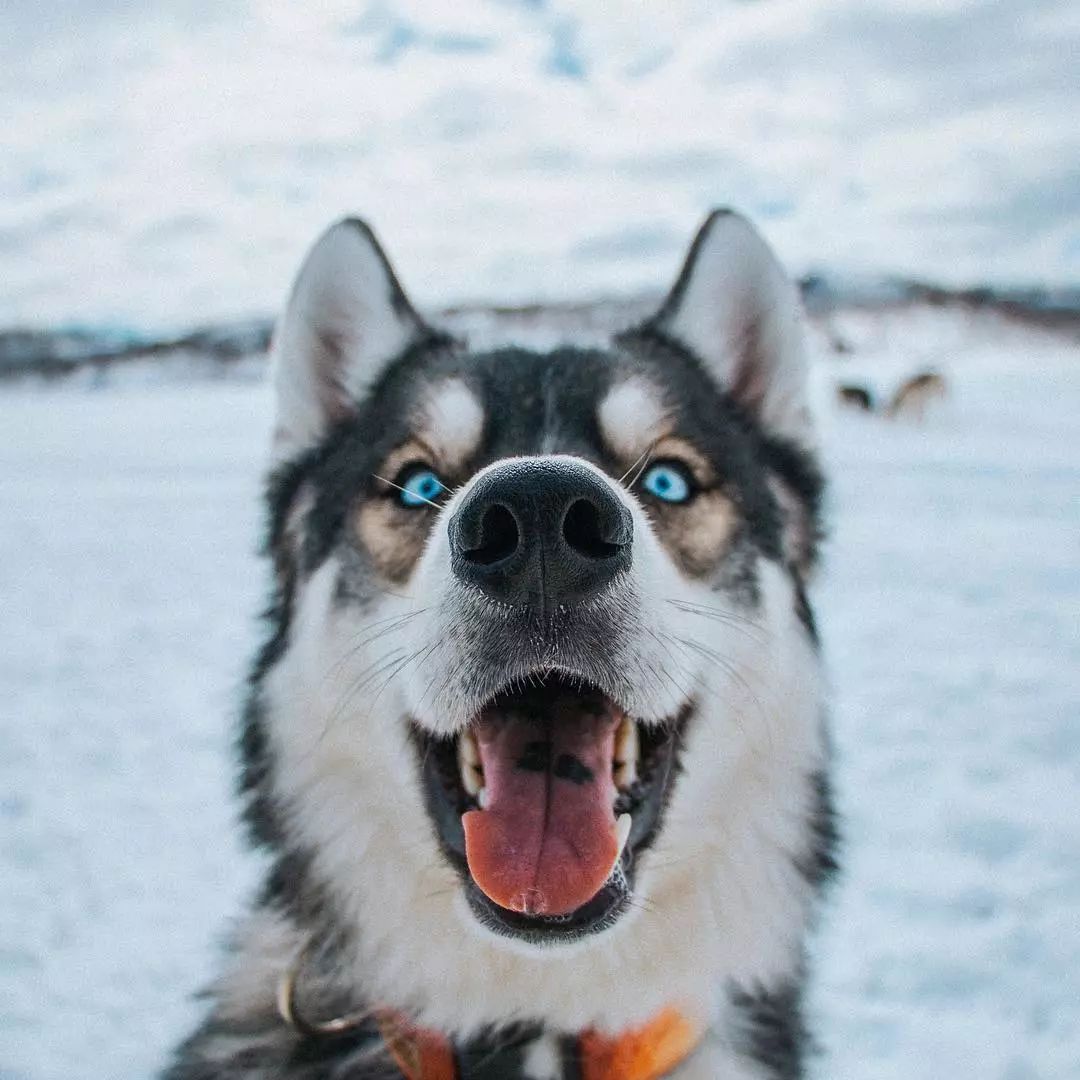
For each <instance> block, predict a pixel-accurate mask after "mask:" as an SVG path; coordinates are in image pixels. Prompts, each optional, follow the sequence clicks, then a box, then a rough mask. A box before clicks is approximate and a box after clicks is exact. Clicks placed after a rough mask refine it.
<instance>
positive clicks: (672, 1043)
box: [378, 1008, 701, 1080]
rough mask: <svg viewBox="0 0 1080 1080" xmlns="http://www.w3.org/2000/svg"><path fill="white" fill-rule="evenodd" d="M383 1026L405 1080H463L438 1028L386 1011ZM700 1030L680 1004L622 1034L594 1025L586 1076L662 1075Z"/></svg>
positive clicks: (606, 1079) (582, 1063) (584, 1038)
mask: <svg viewBox="0 0 1080 1080" xmlns="http://www.w3.org/2000/svg"><path fill="white" fill-rule="evenodd" d="M378 1018H379V1029H380V1031H381V1032H382V1037H383V1040H384V1041H385V1042H386V1046H387V1049H388V1050H389V1051H390V1054H391V1055H392V1056H393V1059H394V1061H395V1062H396V1063H397V1066H398V1068H399V1069H401V1072H402V1075H403V1077H404V1078H405V1080H459V1077H458V1069H457V1063H456V1061H455V1060H454V1048H453V1046H452V1045H451V1043H450V1040H449V1039H448V1038H446V1036H445V1035H442V1034H440V1033H438V1032H435V1031H430V1030H428V1029H425V1028H418V1027H414V1026H412V1025H411V1024H409V1023H408V1022H407V1021H405V1020H404V1019H403V1018H402V1017H401V1015H400V1014H398V1013H395V1012H391V1011H389V1010H383V1011H382V1012H380V1013H379V1014H378ZM700 1038H701V1033H700V1031H699V1030H698V1029H697V1028H696V1027H695V1026H694V1025H693V1024H691V1023H690V1021H689V1020H687V1019H686V1017H684V1016H683V1015H682V1014H681V1013H679V1012H678V1011H676V1010H675V1009H670V1008H669V1009H664V1010H662V1011H661V1012H660V1013H658V1014H657V1015H656V1016H655V1017H653V1019H652V1020H650V1021H649V1022H648V1023H646V1024H643V1025H642V1026H641V1027H637V1028H631V1029H630V1030H629V1031H624V1032H623V1033H622V1034H621V1035H615V1036H608V1035H601V1034H600V1033H599V1032H597V1031H594V1030H592V1029H590V1030H588V1031H585V1032H584V1033H583V1034H581V1035H580V1036H578V1039H577V1055H578V1065H579V1068H580V1070H581V1080H660V1077H663V1076H665V1075H667V1073H669V1072H670V1071H671V1070H672V1069H674V1068H675V1066H676V1065H678V1064H679V1063H680V1062H682V1061H684V1060H685V1059H686V1058H687V1057H689V1056H690V1054H691V1053H692V1052H693V1051H694V1049H695V1048H696V1046H697V1044H698V1042H699V1040H700Z"/></svg>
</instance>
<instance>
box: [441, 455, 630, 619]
mask: <svg viewBox="0 0 1080 1080" xmlns="http://www.w3.org/2000/svg"><path fill="white" fill-rule="evenodd" d="M449 535H450V557H451V566H452V567H453V571H454V573H455V574H456V575H457V576H458V577H459V578H460V579H461V580H462V581H465V582H467V583H469V584H470V585H475V586H477V587H478V588H481V589H483V590H484V592H486V593H487V594H488V595H489V596H491V597H493V598H494V599H496V600H502V601H504V602H506V603H509V604H521V605H527V606H529V607H531V608H534V609H535V610H537V611H538V612H540V613H542V614H545V613H550V612H551V611H552V610H554V608H555V607H557V606H558V605H559V604H566V603H574V602H576V601H580V600H585V599H587V598H588V597H590V596H592V595H594V594H595V593H597V592H599V591H600V590H601V589H603V588H604V586H605V585H607V584H608V582H610V581H611V579H612V578H614V577H615V575H616V574H618V573H620V572H622V571H624V570H626V569H627V568H628V567H629V566H630V552H631V541H632V540H633V537H634V522H633V519H632V518H631V516H630V511H629V510H627V508H626V507H625V506H624V505H623V504H622V503H621V502H620V501H619V499H618V498H617V497H616V495H615V492H614V490H613V489H612V487H611V485H610V484H609V483H608V482H607V481H606V480H604V479H603V478H602V477H601V476H598V475H597V474H596V473H595V472H593V471H592V470H591V469H589V468H586V466H584V465H582V464H578V463H577V462H574V461H570V460H566V459H565V458H535V459H525V460H520V461H512V462H508V463H507V464H506V465H502V466H500V467H498V468H496V469H492V470H491V471H490V472H489V473H487V474H486V475H485V476H483V477H482V478H481V479H480V480H479V481H477V483H476V485H475V486H474V487H473V489H472V490H471V491H470V492H469V494H468V496H467V497H466V499H465V501H464V502H463V503H462V505H461V506H460V507H459V508H458V510H457V512H456V513H455V514H454V516H453V517H452V518H451V519H450V524H449Z"/></svg>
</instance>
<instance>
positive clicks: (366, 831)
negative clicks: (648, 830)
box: [239, 490, 823, 1075]
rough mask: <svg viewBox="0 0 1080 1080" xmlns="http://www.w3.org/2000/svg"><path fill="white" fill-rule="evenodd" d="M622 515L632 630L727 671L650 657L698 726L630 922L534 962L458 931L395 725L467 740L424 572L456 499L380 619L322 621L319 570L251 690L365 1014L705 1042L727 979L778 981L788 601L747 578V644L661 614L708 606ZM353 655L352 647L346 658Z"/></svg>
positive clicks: (709, 625)
mask: <svg viewBox="0 0 1080 1080" xmlns="http://www.w3.org/2000/svg"><path fill="white" fill-rule="evenodd" d="M620 496H621V498H622V499H623V500H624V502H625V503H626V504H627V505H628V506H629V507H630V508H631V511H632V513H633V514H634V526H635V536H636V542H635V561H634V565H635V571H634V575H635V580H634V588H635V590H636V597H637V599H636V601H635V602H636V603H637V604H638V605H639V609H640V616H641V619H642V620H643V622H644V624H646V625H648V626H650V627H651V628H652V629H653V630H654V632H658V633H662V632H664V631H666V630H670V631H672V632H678V634H679V635H680V636H683V637H690V638H694V639H698V640H701V641H702V642H703V643H705V644H707V646H708V647H709V648H710V649H715V650H718V651H719V652H721V653H722V654H723V655H724V657H725V658H726V659H727V661H728V664H729V665H730V669H729V670H725V669H721V668H718V667H717V666H715V665H713V664H711V663H709V662H708V661H707V660H704V659H703V658H702V657H701V656H699V655H697V654H695V653H694V652H693V651H692V650H686V651H684V652H680V651H678V650H676V649H673V650H672V651H671V653H670V654H669V655H667V656H665V657H660V658H659V659H660V660H661V661H662V662H664V663H665V664H666V665H667V668H668V670H669V671H670V672H671V673H672V675H673V679H674V685H676V686H678V687H681V688H682V690H681V691H680V694H681V693H682V692H685V693H690V692H696V694H697V697H698V700H699V701H700V708H699V712H698V714H697V715H696V716H695V718H694V720H693V722H692V724H691V727H690V730H689V732H688V738H687V744H686V747H685V752H684V758H683V760H684V763H685V767H686V771H685V774H684V775H683V776H681V777H680V778H679V779H678V781H677V784H676V787H675V791H674V796H673V799H672V802H671V805H670V808H669V812H668V815H667V820H666V823H665V826H664V829H663V831H662V832H661V834H660V837H659V840H658V842H657V844H656V846H655V848H654V849H652V850H651V851H650V852H648V853H646V854H645V855H644V856H643V857H642V859H641V861H640V864H639V874H638V881H637V898H638V901H639V903H638V905H637V906H635V907H634V908H633V909H632V910H631V911H630V912H629V913H628V914H627V916H625V917H624V918H623V919H622V920H620V922H619V923H618V924H617V925H616V926H615V927H613V928H612V929H611V930H609V931H606V932H604V933H603V934H600V935H596V936H593V937H590V938H586V939H584V940H582V941H581V942H579V943H577V944H575V945H574V946H572V947H558V948H553V949H538V948H534V947H531V946H526V945H523V944H521V943H510V942H508V941H506V940H505V939H502V938H496V937H494V936H493V935H491V934H490V933H488V932H487V931H485V930H483V929H482V928H481V927H480V926H479V925H478V924H477V922H476V920H475V918H474V917H473V915H472V914H471V912H470V911H469V910H468V908H467V905H466V904H465V902H464V899H463V894H462V889H461V885H460V883H459V881H458V879H457V876H456V874H455V873H454V872H453V871H452V870H451V869H450V867H449V866H447V865H446V864H445V862H444V860H443V859H442V857H441V855H440V853H439V850H438V846H437V844H436V840H435V836H434V832H433V827H432V824H431V822H430V820H429V818H428V815H427V813H426V811H425V809H424V807H423V802H422V797H421V791H420V787H419V784H418V782H417V772H416V763H415V760H414V751H413V748H412V747H411V746H410V745H409V743H408V740H407V737H406V723H405V720H404V717H405V716H406V715H407V714H410V713H411V714H412V715H415V716H417V717H418V718H419V719H420V720H421V721H422V722H424V723H426V724H428V725H429V726H430V727H431V728H432V729H433V730H443V731H445V730H449V729H452V728H454V727H455V726H457V725H458V724H460V723H462V722H464V719H465V717H466V712H465V710H466V709H467V708H468V707H469V703H468V701H467V699H465V698H464V697H463V695H461V694H460V693H459V694H457V696H456V697H455V694H454V692H453V690H452V688H451V684H452V682H453V674H454V671H455V668H454V666H453V665H454V664H455V663H457V664H460V663H461V662H462V661H461V657H460V655H458V654H455V653H454V651H453V649H452V648H451V647H450V644H449V643H448V642H446V641H445V640H444V639H445V636H446V627H447V625H448V624H449V623H451V622H452V621H453V612H452V611H450V610H445V609H446V608H447V605H451V606H452V605H453V603H454V599H453V596H454V594H453V589H452V588H450V587H448V586H447V585H446V581H447V579H448V578H449V576H450V575H448V574H447V573H446V571H445V569H441V570H440V564H441V565H442V566H443V567H445V562H443V560H444V558H445V549H444V544H445V539H444V532H445V521H446V520H447V518H448V517H449V515H450V513H452V509H453V506H454V505H456V503H455V501H452V502H451V503H450V505H449V506H448V507H447V509H445V510H444V512H443V515H442V517H441V518H440V521H439V524H438V525H437V527H436V529H435V534H434V536H433V538H432V541H431V543H430V544H429V546H428V548H427V551H426V553H425V555H424V558H423V561H422V564H421V566H420V568H419V569H418V571H417V573H416V574H415V575H414V576H413V579H412V584H411V586H410V587H409V588H407V589H406V590H403V591H401V592H399V593H397V594H396V595H392V596H391V595H388V596H387V597H386V598H385V599H384V601H383V602H382V603H381V604H380V605H379V607H378V610H377V611H371V612H369V613H367V614H366V615H364V616H359V615H358V614H357V613H356V612H355V611H354V610H353V609H351V608H349V607H344V608H341V607H336V606H335V605H334V604H333V593H334V584H335V580H336V577H337V575H338V572H339V565H338V563H337V560H336V559H335V558H331V559H329V560H328V561H327V562H326V563H325V564H324V565H323V566H322V567H321V568H320V569H319V570H318V571H317V572H316V573H315V574H314V575H313V577H312V578H311V580H310V581H309V582H308V583H307V585H306V587H305V588H304V589H303V591H302V593H301V594H300V597H299V600H298V604H297V609H296V614H295V619H294V623H293V627H292V634H291V644H290V647H289V649H288V651H287V652H286V654H285V656H284V657H283V658H282V660H281V661H280V663H279V664H278V665H277V666H276V667H275V669H274V670H273V671H271V672H270V673H269V675H268V677H267V680H266V684H265V688H264V696H265V700H266V703H267V705H268V721H269V724H270V730H271V735H272V739H273V742H274V746H275V750H276V752H277V761H278V771H277V775H276V786H277V789H278V792H279V794H280V795H281V796H283V797H284V798H286V799H287V801H288V803H289V805H290V806H291V807H292V824H293V827H294V828H295V829H296V831H297V833H298V835H299V838H300V839H301V840H302V841H303V842H304V843H305V846H307V847H308V848H309V849H310V850H312V851H314V852H315V858H316V864H317V868H318V870H319V872H320V874H321V876H322V878H323V879H324V880H326V881H328V882H330V883H331V884H332V887H333V889H334V892H335V895H336V899H337V901H338V904H339V905H340V907H341V910H342V911H343V912H344V913H345V914H346V917H347V918H349V919H350V920H352V921H353V922H354V923H355V926H356V927H357V929H358V931H359V933H358V943H359V944H358V948H357V951H356V954H355V955H354V956H350V957H342V958H341V961H340V962H341V964H342V967H343V970H342V974H343V975H346V976H348V974H349V971H350V968H351V969H352V977H353V978H354V979H355V983H356V985H357V986H362V987H363V988H364V991H365V992H366V993H367V994H369V995H371V996H372V998H373V999H374V1000H375V1001H377V1002H379V1003H380V1004H386V1005H390V1006H395V1007H399V1008H405V1009H409V1010H412V1011H414V1012H415V1013H416V1014H417V1015H418V1017H419V1019H420V1021H421V1022H422V1023H425V1024H429V1025H431V1026H433V1027H436V1028H438V1029H440V1030H445V1031H447V1032H450V1033H455V1034H457V1035H459V1036H460V1035H466V1034H468V1033H471V1032H476V1031H477V1030H479V1029H480V1028H481V1027H482V1026H483V1025H485V1024H487V1023H490V1022H491V1021H492V1019H493V1018H495V1017H498V1018H500V1019H503V1020H507V1021H509V1020H512V1019H515V1018H528V1019H532V1020H541V1021H547V1022H549V1023H550V1024H551V1025H552V1026H553V1027H555V1028H559V1029H562V1030H579V1029H580V1028H582V1027H584V1026H587V1025H594V1026H597V1027H599V1028H601V1029H606V1030H609V1031H618V1030H621V1029H623V1028H625V1027H627V1026H630V1025H634V1024H637V1023H641V1022H642V1021H644V1020H645V1019H647V1018H648V1017H650V1016H652V1015H653V1014H655V1013H656V1012H657V1011H658V1010H660V1009H661V1008H663V1007H665V1006H667V1005H672V1004H675V1005H677V1006H678V1007H680V1008H681V1009H683V1010H684V1011H685V1012H686V1013H687V1014H688V1015H689V1016H691V1017H694V1018H696V1019H697V1020H699V1021H700V1022H701V1023H702V1024H703V1025H714V1024H715V1023H716V1022H717V1021H718V1020H719V1019H720V1015H719V1009H720V1003H721V997H722V989H723V987H724V986H725V984H726V982H727V980H729V979H735V980H738V981H740V982H742V983H743V984H744V985H748V986H750V985H764V986H768V985H770V984H771V983H774V982H776V981H777V980H780V979H783V978H784V977H785V976H788V975H790V974H791V973H792V972H793V971H794V970H795V967H796V965H797V962H798V958H799V950H800V942H801V940H802V936H803V932H804V928H805V925H806V922H807V919H808V917H809V915H810V910H809V909H810V902H811V901H810V896H811V894H810V889H809V887H808V886H807V884H806V883H805V881H804V880H803V879H802V877H801V876H800V874H799V873H798V871H797V869H796V867H795V865H794V861H793V860H794V858H795V857H797V856H799V855H800V854H802V851H801V849H800V845H801V844H803V843H804V841H805V825H804V822H805V820H806V812H807V810H808V808H809V806H810V799H811V791H810V789H809V785H808V783H807V774H808V773H809V772H810V771H811V770H813V769H814V768H815V767H816V766H817V765H818V764H819V763H820V762H821V760H822V758H823V747H822V737H821V730H820V716H819V709H820V686H819V679H818V668H817V662H816V658H815V656H814V654H813V651H812V649H811V647H810V645H809V643H808V642H807V638H806V634H805V631H804V630H803V628H802V627H801V626H799V625H798V623H797V620H796V617H795V615H794V603H793V596H792V590H791V585H790V583H789V582H788V579H787V578H786V576H785V575H784V574H783V573H782V572H781V571H780V570H779V569H778V568H776V567H773V566H771V565H770V564H767V563H763V564H762V568H761V585H762V605H761V609H760V613H759V619H758V625H757V626H745V625H741V624H740V625H735V626H731V625H729V624H727V623H719V622H714V621H712V620H709V619H706V618H703V617H698V616H694V615H688V614H686V613H684V612H680V611H679V610H678V609H676V608H675V607H674V606H673V605H671V604H667V603H665V598H669V597H670V598H682V599H691V600H695V601H697V602H701V603H706V604H710V605H715V604H716V603H718V602H719V599H720V594H716V593H712V592H709V591H708V590H707V589H706V587H705V586H703V585H700V584H692V583H690V582H689V581H687V580H686V579H684V578H682V577H681V576H680V575H679V574H678V573H677V571H676V570H675V569H674V566H673V565H672V563H671V561H670V559H669V558H668V557H667V556H666V554H665V553H664V552H663V549H662V548H661V547H660V545H659V542H658V541H657V540H656V539H655V537H654V536H653V534H652V531H651V529H650V528H649V526H648V522H647V519H646V517H645V515H644V514H643V512H642V511H641V508H640V507H639V506H638V505H637V504H636V503H635V501H634V500H633V498H632V496H630V495H629V493H628V492H626V491H625V490H621V491H620ZM460 497H461V493H459V495H458V496H457V498H460ZM419 608H425V609H426V610H425V613H424V614H423V615H421V616H419V617H417V618H415V619H411V620H409V621H407V622H405V623H403V624H402V625H401V626H400V627H399V628H398V629H396V630H395V629H393V627H394V626H395V625H396V624H393V623H384V624H382V625H384V626H389V627H391V629H388V630H386V631H385V632H382V633H377V634H373V633H368V632H366V628H367V627H371V626H373V625H375V624H376V623H377V621H378V620H383V619H389V618H391V617H394V616H397V615H404V614H407V613H409V612H410V611H414V610H418V609H419ZM365 637H366V638H371V640H370V641H369V643H368V645H367V646H366V647H364V648H362V649H357V648H356V645H357V642H358V641H361V640H363V638H365ZM650 642H652V639H651V638H649V637H648V636H647V635H645V634H642V635H641V640H640V641H639V642H638V644H637V650H638V654H639V657H640V660H639V663H638V666H637V667H635V668H634V670H636V671H647V670H648V667H647V666H646V665H647V663H649V662H652V661H653V660H656V659H657V657H655V656H652V655H651V653H650V650H652V649H654V648H655V643H653V644H650ZM419 648H425V649H430V651H429V652H428V653H427V658H426V659H425V660H423V662H422V664H421V665H413V666H409V665H406V666H404V667H401V668H400V669H398V670H396V671H395V667H394V665H395V662H397V661H400V660H402V659H404V658H405V657H407V656H410V655H412V654H413V653H414V652H415V651H416V650H417V649H419ZM380 663H384V664H388V667H387V668H386V672H385V673H383V674H381V675H379V676H378V677H376V678H375V679H374V680H373V681H372V682H370V683H369V684H368V685H367V686H366V687H365V688H364V689H363V691H362V692H361V693H359V694H357V693H356V686H357V684H358V682H359V680H361V679H362V678H363V677H364V674H363V673H364V671H365V670H375V669H377V667H378V665H379V664H380ZM429 665H433V666H429ZM732 672H734V674H733V673H732ZM448 679H449V683H447V684H446V686H445V688H441V689H440V690H439V692H438V693H434V694H433V693H432V691H431V689H430V687H432V686H440V687H441V686H442V684H443V683H444V682H445V681H446V680H448ZM638 690H639V695H638V700H637V701H636V702H634V704H633V706H632V710H631V711H633V712H634V714H635V715H638V716H641V717H644V718H646V719H648V718H653V719H659V718H660V717H661V716H670V715H672V713H673V712H674V711H675V710H676V709H677V707H678V706H679V704H681V696H680V695H677V694H675V693H674V691H673V689H672V687H671V686H668V685H666V684H656V683H650V682H649V681H648V680H645V681H644V682H643V684H642V685H641V686H639V687H638ZM425 691H426V693H425ZM263 953H265V949H263V950H262V951H261V952H260V950H259V949H255V948H252V949H249V950H246V951H245V952H244V953H242V954H241V957H240V959H239V962H240V963H243V964H253V965H258V966H259V967H260V968H261V969H262V970H263V971H266V972H268V973H269V970H270V969H274V970H276V969H277V966H278V965H279V963H280V960H279V952H278V950H273V955H272V956H271V958H269V959H267V958H265V957H264V956H263ZM743 1074H745V1075H752V1074H751V1073H746V1072H745V1070H744V1073H743ZM688 1075H693V1074H688ZM733 1075H738V1074H733Z"/></svg>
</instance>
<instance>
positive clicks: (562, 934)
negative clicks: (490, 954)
mask: <svg viewBox="0 0 1080 1080" xmlns="http://www.w3.org/2000/svg"><path fill="white" fill-rule="evenodd" d="M628 862H629V861H628V860H627V858H626V857H625V856H624V858H623V860H621V861H620V863H619V867H618V868H617V870H616V872H615V874H613V875H612V878H611V880H610V881H609V882H608V883H607V884H606V885H605V886H604V887H603V888H602V889H601V890H600V891H599V892H598V893H597V894H596V895H595V896H594V897H593V898H592V899H591V900H589V901H588V902H587V903H585V904H583V905H582V906H581V907H580V908H578V909H577V910H576V911H573V912H570V913H569V914H567V915H546V916H545V915H524V914H521V913H519V912H516V911H510V910H509V909H507V908H502V907H499V906H498V905H496V904H493V903H492V902H491V901H490V900H489V899H488V898H487V897H486V896H485V895H484V894H483V893H482V892H481V891H480V889H479V888H478V887H477V885H476V884H475V882H473V881H472V880H471V878H470V879H468V880H467V881H466V883H465V886H464V888H465V899H466V901H467V902H468V905H469V908H470V910H471V912H472V915H473V917H474V918H475V919H476V921H477V922H478V923H480V925H481V926H482V927H484V929H485V930H488V931H489V932H490V933H493V934H495V935H496V936H497V937H501V938H507V939H510V940H513V941H517V942H520V943H522V944H524V945H529V946H533V947H540V948H555V947H559V946H565V945H570V944H573V943H574V942H577V941H581V940H583V939H585V938H588V937H591V936H593V935H595V934H600V933H603V932H604V931H605V930H610V929H611V928H612V927H613V926H615V924H616V923H618V922H619V921H621V919H622V917H623V915H624V913H625V912H626V909H627V908H628V907H629V906H630V901H631V897H632V896H633V885H632V882H631V880H630V878H631V874H630V872H629V865H628Z"/></svg>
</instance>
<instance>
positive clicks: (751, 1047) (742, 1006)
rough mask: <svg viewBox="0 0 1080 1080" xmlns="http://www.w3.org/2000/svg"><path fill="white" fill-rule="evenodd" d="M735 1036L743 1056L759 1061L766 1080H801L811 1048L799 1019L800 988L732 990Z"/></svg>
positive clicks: (799, 985) (801, 1020)
mask: <svg viewBox="0 0 1080 1080" xmlns="http://www.w3.org/2000/svg"><path fill="white" fill-rule="evenodd" d="M730 998H731V1003H732V1006H733V1007H734V1009H735V1013H736V1018H737V1019H736V1031H735V1037H736V1038H737V1039H738V1041H739V1044H740V1045H741V1046H742V1048H743V1052H744V1053H745V1054H746V1056H747V1057H749V1058H751V1059H753V1060H754V1061H757V1062H759V1063H760V1064H761V1065H762V1066H763V1067H764V1068H765V1069H766V1070H767V1075H768V1076H769V1078H770V1080H803V1077H804V1076H805V1075H806V1059H807V1056H808V1050H809V1047H810V1045H811V1043H810V1036H809V1032H808V1031H807V1029H806V1021H805V1019H804V1017H803V1003H802V988H801V984H800V983H799V982H790V983H786V984H784V985H781V986H779V987H777V988H774V989H771V990H764V989H757V990H754V991H747V990H742V989H739V988H734V989H732V991H731V993H730Z"/></svg>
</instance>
